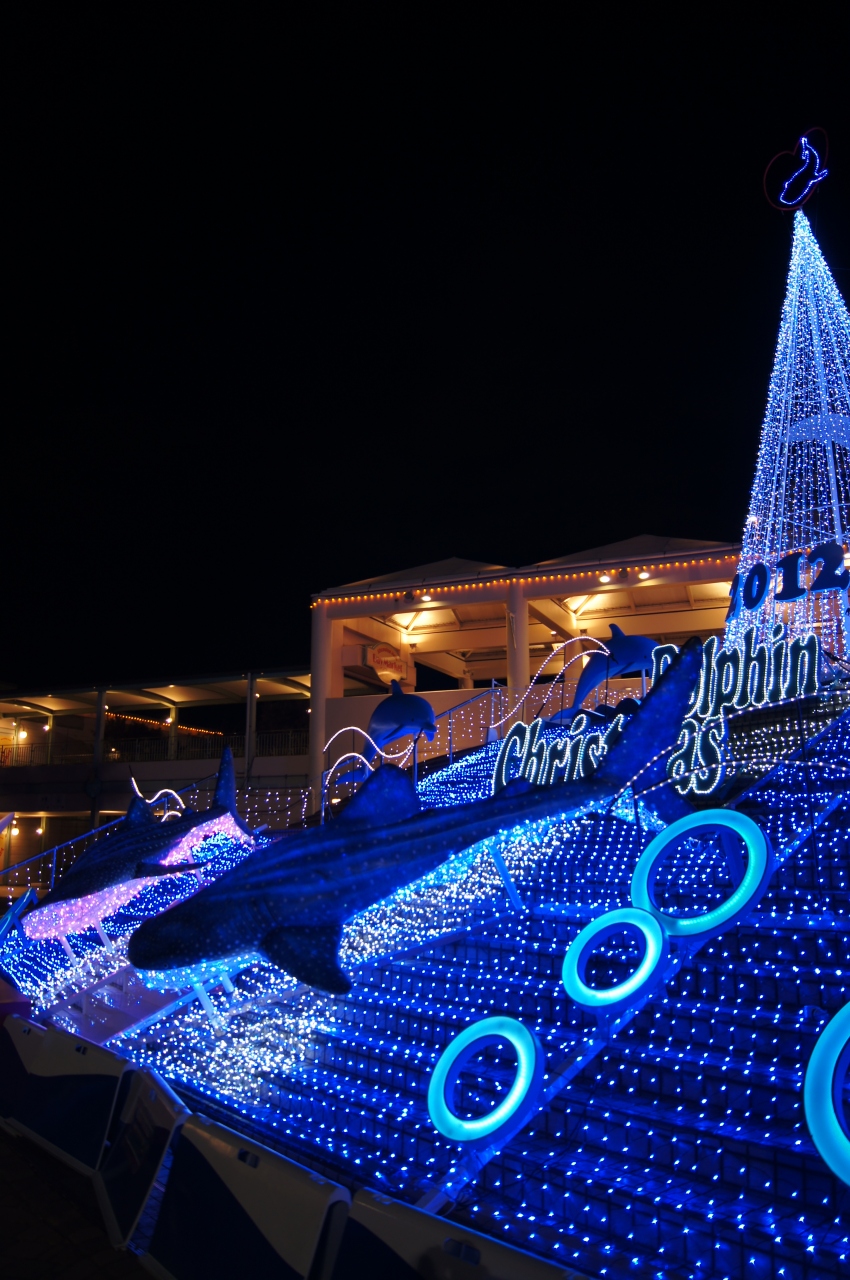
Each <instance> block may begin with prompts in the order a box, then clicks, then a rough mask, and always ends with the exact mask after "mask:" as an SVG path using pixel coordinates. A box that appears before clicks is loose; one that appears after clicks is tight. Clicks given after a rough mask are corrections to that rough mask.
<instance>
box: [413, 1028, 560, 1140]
mask: <svg viewBox="0 0 850 1280" xmlns="http://www.w3.org/2000/svg"><path fill="white" fill-rule="evenodd" d="M500 1040H507V1042H508V1043H509V1044H511V1045H513V1047H514V1049H515V1050H516V1055H517V1073H516V1078H515V1079H514V1082H513V1084H512V1085H511V1088H510V1090H509V1091H508V1095H507V1097H506V1098H503V1099H502V1101H501V1102H500V1103H499V1105H498V1106H497V1107H494V1108H493V1110H492V1111H488V1112H487V1114H486V1115H483V1116H476V1117H475V1118H474V1119H472V1120H466V1119H464V1118H462V1117H461V1116H459V1115H457V1114H456V1113H455V1112H454V1111H453V1110H452V1093H453V1091H454V1087H455V1084H456V1083H457V1078H458V1076H459V1075H460V1072H461V1071H462V1069H463V1067H464V1066H465V1065H466V1063H467V1062H468V1061H469V1060H470V1058H474V1057H475V1055H476V1054H477V1053H480V1052H481V1050H482V1049H485V1048H486V1047H487V1045H489V1044H494V1043H495V1042H496V1041H500ZM543 1065H544V1055H543V1050H542V1048H541V1047H540V1044H539V1043H538V1041H537V1038H536V1037H535V1036H534V1035H532V1033H531V1032H530V1031H529V1030H528V1028H527V1027H524V1026H523V1025H522V1023H521V1022H517V1021H516V1019H515V1018H504V1017H497V1018H482V1019H481V1021H480V1022H473V1023H472V1024H471V1026H468V1027H465V1028H464V1030H463V1031H461V1033H460V1034H459V1035H457V1036H455V1038H454V1040H452V1042H451V1044H449V1045H447V1046H446V1048H445V1049H444V1050H443V1052H442V1054H441V1056H440V1058H439V1059H438V1061H437V1065H436V1066H435V1067H434V1071H433V1074H432V1076H431V1080H430V1083H429V1085H428V1111H429V1114H430V1116H431V1121H432V1123H433V1125H434V1128H435V1129H438V1130H439V1132H440V1133H442V1134H443V1136H444V1137H446V1138H451V1140H452V1141H453V1142H465V1143H473V1144H478V1145H487V1144H488V1143H489V1142H490V1141H494V1140H496V1139H498V1137H499V1136H500V1135H501V1133H502V1131H504V1130H506V1129H508V1128H510V1130H511V1132H514V1131H515V1130H516V1129H517V1127H518V1126H519V1127H521V1125H522V1123H523V1121H524V1117H525V1115H526V1114H527V1113H528V1112H529V1111H531V1110H535V1109H536V1108H537V1097H538V1094H539V1092H540V1085H541V1083H542V1080H543Z"/></svg>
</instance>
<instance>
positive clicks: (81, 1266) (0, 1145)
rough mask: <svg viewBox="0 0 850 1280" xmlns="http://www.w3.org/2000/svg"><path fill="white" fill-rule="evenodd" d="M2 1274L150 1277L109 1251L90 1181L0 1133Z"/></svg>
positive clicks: (75, 1279) (69, 1278)
mask: <svg viewBox="0 0 850 1280" xmlns="http://www.w3.org/2000/svg"><path fill="white" fill-rule="evenodd" d="M0 1205H2V1207H3V1208H2V1226H1V1227H0V1257H2V1268H0V1270H2V1274H3V1275H4V1276H5V1275H12V1274H15V1273H17V1274H22V1275H25V1276H26V1277H27V1280H119V1278H121V1277H125V1276H126V1277H142V1276H145V1277H147V1280H150V1277H149V1274H148V1272H147V1271H145V1269H144V1267H143V1266H142V1265H141V1263H140V1262H139V1260H138V1258H137V1257H136V1256H135V1254H132V1253H127V1252H125V1251H123V1250H120V1249H113V1247H112V1245H111V1244H110V1243H109V1239H108V1237H107V1234H106V1231H105V1229H104V1226H103V1219H102V1217H101V1213H100V1209H99V1208H98V1205H97V1201H96V1199H95V1194H94V1187H93V1186H92V1182H91V1179H90V1178H87V1177H86V1176H85V1175H84V1174H82V1173H77V1172H76V1171H75V1170H74V1169H69V1168H68V1167H67V1165H64V1164H62V1163H61V1161H59V1160H57V1159H55V1157H54V1156H51V1155H49V1154H48V1152H46V1151H42V1149H41V1148H40V1147H37V1146H36V1145H35V1144H34V1143H32V1142H30V1141H29V1140H28V1139H27V1138H16V1137H12V1136H11V1135H9V1134H7V1133H6V1132H5V1131H4V1130H2V1129H0Z"/></svg>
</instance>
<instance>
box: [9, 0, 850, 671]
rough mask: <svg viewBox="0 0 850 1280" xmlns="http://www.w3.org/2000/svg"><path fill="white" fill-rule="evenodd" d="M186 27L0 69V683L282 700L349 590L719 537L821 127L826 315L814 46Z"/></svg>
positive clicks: (422, 18) (155, 23)
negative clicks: (803, 162)
mask: <svg viewBox="0 0 850 1280" xmlns="http://www.w3.org/2000/svg"><path fill="white" fill-rule="evenodd" d="M193 12H194V13H195V17H194V18H193V19H190V18H188V17H186V16H185V15H184V17H183V19H182V20H181V24H180V25H178V24H176V23H175V22H174V19H173V17H172V15H171V14H170V12H169V10H168V9H167V8H156V9H154V10H153V11H147V10H143V9H136V10H134V11H133V14H135V16H133V14H131V15H130V16H127V14H126V12H125V13H123V15H121V16H118V17H114V16H113V15H111V14H110V12H109V11H108V10H105V9H103V8H101V7H96V8H95V9H93V10H90V11H85V10H82V11H80V10H79V9H77V10H76V11H68V12H66V13H65V14H63V15H60V14H59V13H58V11H51V10H45V9H41V10H39V11H38V13H37V14H36V15H35V16H33V15H30V18H29V19H28V20H27V26H26V27H21V28H19V29H18V31H17V32H16V33H15V35H14V42H13V44H14V64H15V71H14V82H13V85H12V98H11V100H12V108H11V111H10V113H9V115H8V116H7V122H6V123H7V131H6V132H7V139H9V140H10V141H9V143H8V152H7V156H6V174H5V177H6V184H5V185H6V207H7V227H8V230H7V239H6V253H7V263H6V273H5V274H6V293H7V311H8V313H9V315H10V321H9V329H10V331H11V340H10V341H9V342H8V343H7V382H6V386H7V411H6V414H5V415H4V417H5V429H4V432H3V441H4V445H3V497H4V503H3V507H4V521H3V523H4V535H5V536H4V555H3V569H4V572H3V602H4V606H5V607H4V608H3V622H4V625H3V633H2V648H0V683H6V684H7V685H8V684H17V685H19V686H32V685H38V686H47V685H51V684H56V685H59V684H62V683H64V684H65V685H70V684H84V683H93V682H95V681H97V682H101V681H111V680H119V679H128V678H135V677H138V678H146V679H147V678H150V679H153V678H174V677H176V676H188V675H192V674H198V675H200V674H207V673H210V674H211V673H216V672H228V671H236V670H242V669H246V668H247V667H248V666H249V665H252V666H254V667H255V669H257V668H261V667H265V668H267V669H271V668H280V667H285V666H287V665H294V664H298V663H301V662H304V661H306V660H307V658H308V655H309V618H308V601H309V594H310V592H311V591H316V590H320V589H322V588H324V587H327V586H331V585H334V584H337V583H342V582H346V581H350V580H353V579H356V578H360V577H364V576H368V575H373V574H377V573H383V572H389V571H391V570H395V569H399V568H403V567H407V566H411V565H415V564H418V563H422V562H426V561H431V560H437V559H441V558H443V557H445V556H449V555H461V556H470V557H476V558H481V559H486V560H494V561H498V562H501V563H507V564H511V565H520V564H524V563H528V562H530V561H533V560H537V559H540V558H548V557H553V556H557V555H562V554H565V553H567V552H569V551H575V550H580V549H582V548H583V547H589V546H593V545H596V544H598V543H602V542H609V541H613V540H615V539H617V538H621V537H628V536H630V535H632V534H637V533H644V532H647V533H659V534H671V535H677V536H685V537H697V538H700V537H705V538H709V539H715V538H716V539H729V540H732V539H737V538H739V537H740V533H741V528H742V524H743V519H744V516H745V512H746V502H747V498H748V494H749V488H750V483H751V480H752V473H753V467H754V462H755V456H756V449H757V445H758V435H759V428H760V424H761V418H762V413H763V409H764V401H765V394H766V388H767V380H768V376H769V372H770V366H771V360H772V354H773V346H774V342H775V338H776V330H777V324H778V319H779V310H780V306H781V302H782V295H783V290H784V281H785V273H786V269H787V262H788V255H789V249H790V236H791V217H790V215H787V214H780V213H778V212H775V211H774V210H773V209H771V208H770V207H769V205H768V204H767V202H766V200H765V198H764V195H763V193H762V174H763V171H764V168H765V165H766V164H767V162H768V161H769V160H770V158H771V156H773V155H774V153H776V152H778V151H780V150H783V149H785V148H791V147H793V145H794V143H795V141H796V139H797V137H798V136H799V134H800V132H801V131H802V130H803V129H805V128H807V127H811V126H814V125H822V126H823V127H825V128H826V130H827V131H828V133H829V135H830V154H829V160H828V167H829V168H830V170H831V173H830V176H829V178H828V179H827V180H826V181H825V182H824V183H823V185H822V187H821V188H820V189H819V191H818V194H817V195H816V197H815V198H814V199H813V200H812V201H810V203H809V204H808V205H807V207H806V212H807V214H808V215H809V216H810V218H811V219H812V222H813V225H814V228H815V232H816V235H817V236H818V239H819V241H820V244H821V247H822V249H823V251H824V253H825V256H826V258H827V261H828V263H829V264H830V266H831V267H832V268H833V270H834V273H835V277H836V280H837V282H838V284H839V287H840V288H841V289H842V291H843V292H844V294H845V296H846V295H847V292H848V289H850V227H849V226H848V211H850V176H848V175H850V111H848V109H847V105H846V69H845V67H844V66H843V63H844V58H845V55H846V41H845V39H844V37H843V36H842V35H841V33H840V32H837V31H836V32H832V33H831V34H830V33H829V32H828V31H825V30H822V29H819V28H818V29H815V28H803V29H801V28H800V27H799V26H798V27H795V28H790V27H788V28H785V27H782V26H780V25H779V24H778V23H777V24H776V25H770V24H764V25H762V26H761V27H760V28H759V29H758V30H757V31H756V30H753V31H752V32H750V33H749V35H744V34H742V32H741V31H740V30H739V29H738V28H737V27H733V26H732V24H731V20H730V23H729V27H728V29H727V28H724V26H723V24H722V23H721V22H720V20H719V19H718V20H717V25H715V26H714V27H711V28H705V29H698V26H697V24H699V23H703V22H704V21H705V17H704V12H707V11H691V14H690V19H689V20H690V21H691V23H692V26H691V27H689V28H688V29H685V28H682V29H679V30H676V29H674V28H673V27H672V26H666V25H665V26H660V25H659V26H658V27H657V28H656V29H652V28H651V27H648V26H646V25H645V21H644V18H643V15H641V18H640V19H638V18H628V19H624V18H622V17H618V16H617V15H618V14H622V12H623V10H620V9H617V10H606V11H605V13H604V14H603V12H602V11H601V10H600V11H599V12H600V15H601V16H600V17H599V18H598V20H596V21H595V23H594V22H591V21H589V20H588V21H584V20H582V22H581V23H580V22H579V21H578V19H573V18H570V19H569V20H567V15H568V14H569V13H571V12H573V11H572V10H567V9H555V8H554V7H553V8H552V9H548V8H546V7H544V8H543V9H541V10H538V11H535V10H534V9H528V8H522V7H519V6H516V7H513V8H505V9H504V10H498V9H492V10H490V9H484V8H480V7H477V6H476V7H474V8H473V9H471V10H470V13H469V14H468V15H467V16H468V20H469V21H468V26H467V27H466V28H465V29H462V28H461V26H460V25H459V24H458V23H457V21H456V20H455V19H453V18H452V17H451V13H452V10H451V9H450V8H448V7H447V8H446V9H442V10H441V9H437V10H434V9H420V10H419V11H418V17H410V15H408V17H407V19H406V22H407V25H402V24H401V22H400V21H399V19H398V18H391V17H390V16H389V14H390V10H389V9H386V10H385V9H383V8H382V7H377V8H376V9H374V10H369V9H366V10H363V9H360V10H358V11H357V12H356V13H354V14H352V12H351V11H348V13H347V16H343V14H344V11H343V10H342V9H340V10H339V12H337V11H336V10H333V9H331V8H327V9H324V10H322V11H321V13H319V14H318V16H317V17H316V19H315V22H314V23H313V25H312V26H310V27H309V28H308V27H307V26H303V25H300V26H296V25H294V23H293V24H292V25H287V21H286V20H284V19H282V18H281V16H280V15H282V14H284V13H285V12H286V9H284V8H281V9H278V10H273V9H269V10H268V11H267V20H265V21H263V20H259V19H258V18H257V17H256V13H255V14H254V16H253V17H252V16H250V15H249V16H248V17H247V18H246V17H245V16H244V14H243V13H242V12H240V11H238V10H231V11H230V15H229V17H227V18H225V19H220V20H219V21H218V24H217V25H216V24H215V22H214V20H213V19H211V18H210V16H209V14H208V13H206V12H205V11H203V10H201V9H197V10H196V11H193ZM701 14H702V15H703V16H700V15H701ZM275 15H277V16H275ZM435 15H436V16H435ZM476 15H477V17H476ZM485 18H486V22H487V26H486V28H485V27H484V26H483V23H484V21H485ZM670 21H672V19H670ZM110 23H113V24H114V25H111V26H110ZM393 24H396V25H393ZM831 58H832V59H834V62H833V63H831V62H830V59H831Z"/></svg>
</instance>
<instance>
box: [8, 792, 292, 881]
mask: <svg viewBox="0 0 850 1280" xmlns="http://www.w3.org/2000/svg"><path fill="white" fill-rule="evenodd" d="M216 777H217V775H216V774H214V773H211V774H208V775H207V776H206V777H204V778H201V780H200V781H199V782H192V783H190V784H189V786H187V787H183V788H181V790H180V791H179V792H178V793H177V794H178V795H180V796H182V797H184V799H185V802H186V804H187V805H188V806H189V807H190V808H192V809H196V810H197V811H199V812H202V811H203V810H204V809H207V808H209V806H210V805H211V804H212V801H213V793H214V790H215V781H216ZM309 798H310V789H309V787H275V788H272V789H271V790H262V791H259V790H257V789H252V790H250V791H246V790H245V789H244V788H242V787H239V788H238V789H237V792H236V807H237V809H238V811H239V812H240V813H241V814H242V815H243V817H244V818H245V819H246V821H247V822H248V825H249V826H250V827H253V828H255V829H256V828H258V827H264V828H267V829H268V832H269V833H272V832H275V831H285V830H287V829H288V828H289V827H300V826H302V825H303V824H304V821H305V819H306V816H307V806H308V802H309ZM122 821H123V815H122V817H120V818H113V819H112V820H111V821H109V822H106V823H104V824H103V826H100V827H95V828H94V829H93V830H92V831H84V832H83V833H82V834H81V835H78V836H74V837H72V839H70V840H65V841H63V843H62V844H57V845H55V846H54V847H53V848H52V849H45V850H44V852H43V853H35V854H33V855H32V856H31V857H29V858H24V859H23V860H22V861H21V862H15V863H13V864H12V865H11V866H9V867H4V868H2V869H0V900H2V898H3V897H6V898H7V899H8V901H9V902H11V901H12V900H13V899H14V898H16V897H18V896H20V895H21V894H23V893H25V892H26V890H27V889H35V890H36V892H37V893H43V892H46V891H47V890H48V889H52V888H53V885H54V884H55V882H56V877H57V875H58V876H61V875H63V874H64V873H65V871H67V869H68V867H69V866H70V865H71V863H72V862H73V861H74V860H75V859H76V858H77V857H79V855H80V854H81V853H83V852H84V850H85V849H87V848H88V846H89V845H90V844H91V843H92V842H93V841H94V840H96V839H97V838H98V837H100V836H102V835H103V833H104V832H106V831H109V830H111V829H112V828H113V827H116V826H117V825H118V824H119V823H120V822H122Z"/></svg>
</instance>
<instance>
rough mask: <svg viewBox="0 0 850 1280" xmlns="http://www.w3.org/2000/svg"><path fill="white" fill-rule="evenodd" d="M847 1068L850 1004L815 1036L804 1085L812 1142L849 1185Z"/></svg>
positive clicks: (849, 1152) (849, 1063) (849, 1131)
mask: <svg viewBox="0 0 850 1280" xmlns="http://www.w3.org/2000/svg"><path fill="white" fill-rule="evenodd" d="M848 1067H850V1004H846V1005H845V1006H844V1008H843V1009H839V1011H838V1013H836V1014H835V1016H834V1017H833V1018H832V1019H831V1021H829V1022H828V1023H827V1024H826V1026H825V1027H824V1029H823V1031H822V1032H821V1033H820V1035H819V1036H818V1038H817V1040H816V1042H815V1047H814V1049H813V1050H812V1056H811V1057H810V1058H809V1065H808V1067H807V1068H806V1080H805V1084H804V1085H803V1106H804V1108H805V1112H806V1123H807V1124H808V1126H809V1133H810V1134H811V1135H812V1142H813V1143H814V1144H815V1146H816V1147H817V1149H818V1151H819V1152H820V1154H821V1156H822V1157H823V1159H824V1160H825V1161H826V1163H827V1164H828V1165H829V1167H830V1169H831V1170H832V1172H833V1173H834V1174H835V1176H836V1177H838V1178H840V1179H841V1181H842V1182H846V1183H847V1184H848V1186H850V1130H848V1128H847V1122H846V1120H845V1119H844V1099H843V1091H844V1077H845V1076H846V1074H847V1069H848Z"/></svg>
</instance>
